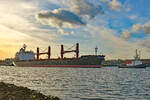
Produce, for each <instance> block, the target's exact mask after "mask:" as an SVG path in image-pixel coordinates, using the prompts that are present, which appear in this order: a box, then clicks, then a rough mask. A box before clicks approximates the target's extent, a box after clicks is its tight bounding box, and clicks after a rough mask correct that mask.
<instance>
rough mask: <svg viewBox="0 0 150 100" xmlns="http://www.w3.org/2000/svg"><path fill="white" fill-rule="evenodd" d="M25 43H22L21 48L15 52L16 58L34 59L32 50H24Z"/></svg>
mask: <svg viewBox="0 0 150 100" xmlns="http://www.w3.org/2000/svg"><path fill="white" fill-rule="evenodd" d="M26 47H27V46H26V45H25V44H24V45H23V48H21V49H20V51H19V52H17V53H16V55H15V59H16V60H33V59H35V54H34V52H33V51H26Z"/></svg>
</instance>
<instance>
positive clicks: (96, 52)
mask: <svg viewBox="0 0 150 100" xmlns="http://www.w3.org/2000/svg"><path fill="white" fill-rule="evenodd" d="M97 50H98V47H97V46H96V48H95V55H97Z"/></svg>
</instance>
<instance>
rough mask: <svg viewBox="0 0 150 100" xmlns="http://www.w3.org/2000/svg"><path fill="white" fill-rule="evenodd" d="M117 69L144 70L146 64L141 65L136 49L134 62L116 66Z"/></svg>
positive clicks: (129, 61)
mask: <svg viewBox="0 0 150 100" xmlns="http://www.w3.org/2000/svg"><path fill="white" fill-rule="evenodd" d="M118 68H146V64H143V63H142V61H141V60H140V54H138V52H137V49H136V55H135V57H134V60H127V61H126V63H125V64H121V65H118Z"/></svg>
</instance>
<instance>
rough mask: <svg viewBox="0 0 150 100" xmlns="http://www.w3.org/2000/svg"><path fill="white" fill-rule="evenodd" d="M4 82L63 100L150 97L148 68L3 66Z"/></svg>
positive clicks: (144, 99) (146, 99)
mask: <svg viewBox="0 0 150 100" xmlns="http://www.w3.org/2000/svg"><path fill="white" fill-rule="evenodd" d="M0 81H3V82H6V83H12V84H15V85H17V86H25V87H28V88H30V89H34V90H37V91H39V92H41V93H43V94H45V95H53V96H58V97H60V98H61V99H63V100H150V67H149V68H146V69H119V68H117V67H105V68H32V67H28V68H27V67H22V68H21V67H7V66H3V67H0Z"/></svg>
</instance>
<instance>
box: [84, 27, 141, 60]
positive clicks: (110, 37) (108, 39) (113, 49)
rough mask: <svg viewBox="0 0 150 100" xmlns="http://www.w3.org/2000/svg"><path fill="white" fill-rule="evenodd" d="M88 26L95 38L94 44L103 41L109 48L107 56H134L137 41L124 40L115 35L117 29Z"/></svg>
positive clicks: (116, 57)
mask: <svg viewBox="0 0 150 100" xmlns="http://www.w3.org/2000/svg"><path fill="white" fill-rule="evenodd" d="M87 26H88V28H87V30H88V31H89V32H90V33H91V34H92V38H93V40H95V43H94V44H96V43H101V44H102V45H103V47H104V48H105V49H106V48H107V54H106V52H105V54H106V58H109V59H114V58H115V59H118V58H121V59H122V58H125V59H126V58H133V53H134V52H133V50H135V48H138V45H137V43H133V42H128V41H124V40H122V39H121V38H120V37H117V36H116V35H115V34H116V31H115V30H112V29H110V28H108V27H105V26H101V27H97V26H92V25H87ZM126 51H128V52H126ZM127 55H128V56H127Z"/></svg>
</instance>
